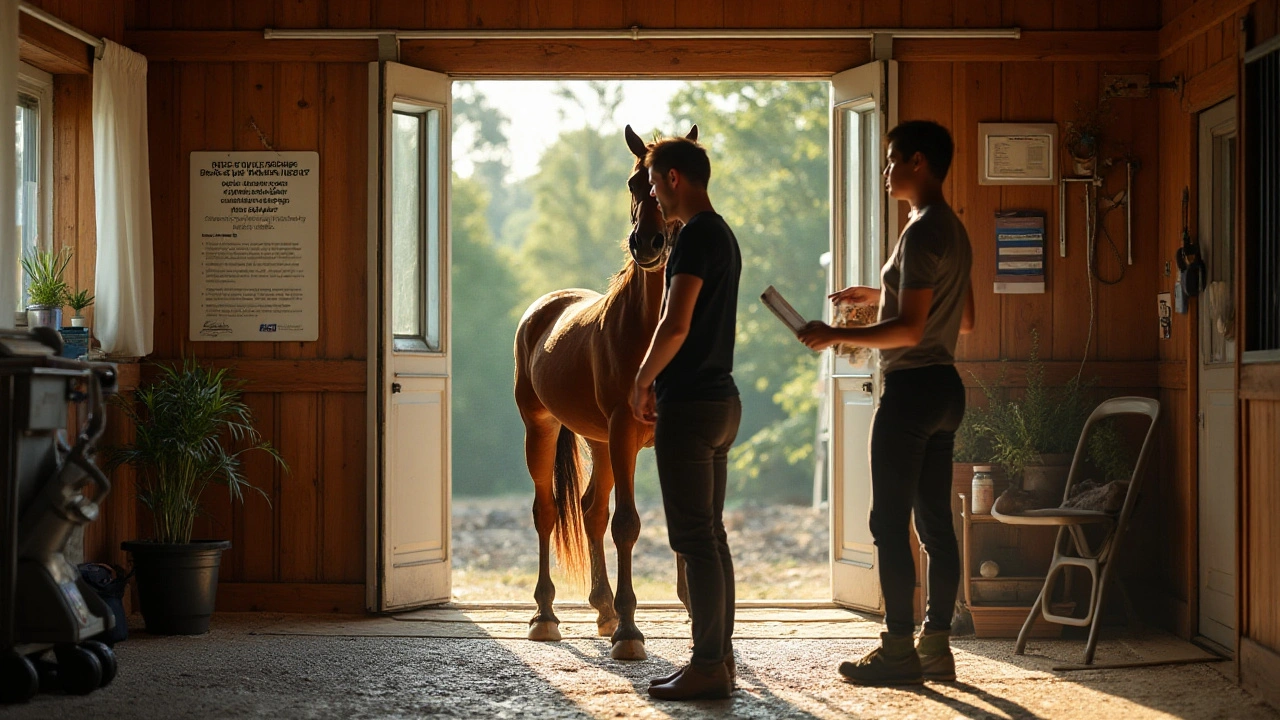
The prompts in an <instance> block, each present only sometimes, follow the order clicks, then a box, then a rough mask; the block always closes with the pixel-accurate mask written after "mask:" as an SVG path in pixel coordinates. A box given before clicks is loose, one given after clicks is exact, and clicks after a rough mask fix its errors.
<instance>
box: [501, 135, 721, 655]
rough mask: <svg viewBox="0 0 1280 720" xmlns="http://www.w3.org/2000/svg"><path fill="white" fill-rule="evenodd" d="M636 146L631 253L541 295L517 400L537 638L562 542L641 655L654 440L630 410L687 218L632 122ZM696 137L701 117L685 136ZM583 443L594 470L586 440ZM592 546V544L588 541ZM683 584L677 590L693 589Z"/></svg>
mask: <svg viewBox="0 0 1280 720" xmlns="http://www.w3.org/2000/svg"><path fill="white" fill-rule="evenodd" d="M624 135H625V137H626V141H627V147H628V148H629V149H630V150H631V153H632V154H633V155H635V158H636V161H635V166H634V168H633V169H632V173H631V176H630V177H629V178H628V180H627V189H628V190H629V191H630V193H631V224H632V227H631V234H630V235H629V236H628V239H627V244H626V246H627V250H628V252H629V255H630V256H629V257H628V258H627V261H626V263H625V264H624V265H623V267H622V269H621V270H620V271H619V272H618V273H617V274H616V275H614V276H613V278H612V280H611V281H610V283H609V288H608V290H607V291H606V292H605V293H604V294H603V295H601V294H600V293H598V292H595V291H594V290H583V289H577V288H575V289H568V290H557V291H554V292H551V293H548V294H546V295H543V296H542V297H540V298H538V299H537V300H535V301H534V302H533V304H532V305H530V306H529V309H528V310H526V311H525V313H524V316H523V317H522V318H521V319H520V324H519V327H518V328H517V330H516V337H515V365H516V380H515V400H516V406H517V407H518V408H519V410H520V418H521V419H522V420H523V421H524V427H525V438H524V443H525V461H526V463H527V464H528V466H529V475H530V477H531V478H532V479H533V486H534V498H533V519H534V525H535V527H536V528H537V530H538V584H537V586H536V588H535V589H534V593H533V596H534V599H535V600H536V601H537V603H538V611H537V614H536V615H534V617H533V619H532V620H530V621H529V639H530V640H542V641H556V640H559V639H560V630H559V624H560V621H559V620H558V619H557V618H556V616H555V613H554V612H553V611H552V602H553V601H554V600H555V594H556V590H555V585H554V584H553V583H552V582H551V571H550V546H551V540H552V536H553V535H554V539H555V549H556V556H557V560H558V562H559V564H560V565H561V567H563V568H564V570H565V572H566V573H567V574H568V575H569V576H570V577H571V578H573V579H574V580H577V581H579V582H581V579H582V576H583V575H584V574H585V573H586V567H585V566H586V564H587V558H584V557H583V556H584V554H585V555H587V556H589V562H590V576H591V591H590V594H589V595H588V599H589V601H590V603H591V606H592V607H594V608H595V609H596V612H597V617H596V627H597V631H598V632H599V634H600V635H601V636H608V637H609V638H610V640H611V642H612V648H611V649H610V651H609V654H610V656H611V657H613V658H614V659H618V660H644V659H645V657H646V654H645V650H644V635H643V634H642V633H641V632H640V629H639V628H638V627H636V623H635V610H636V596H635V591H634V590H633V588H632V583H631V551H632V549H633V548H634V547H635V544H636V540H637V539H638V538H639V537H640V514H639V512H637V510H636V503H635V478H634V473H635V467H636V454H637V453H638V452H639V451H640V448H642V447H649V446H652V444H653V426H652V425H646V424H644V423H641V422H640V421H638V420H636V419H635V417H634V416H633V415H632V412H631V404H630V397H631V386H632V383H633V381H634V380H635V376H636V373H637V372H638V371H639V369H640V362H641V361H642V360H643V359H644V354H645V351H646V350H648V348H649V342H650V341H651V339H652V338H653V333H654V330H655V329H656V328H657V326H658V317H659V314H660V313H661V311H662V295H663V292H664V291H665V279H664V277H663V272H662V271H663V269H664V268H665V267H666V261H667V256H668V255H669V254H670V252H671V247H672V245H673V244H674V242H675V236H676V231H677V229H678V225H677V223H676V222H672V223H668V222H667V221H666V220H665V219H664V217H663V215H662V211H661V209H660V208H659V207H658V203H657V200H655V199H654V198H653V197H651V196H650V193H649V179H648V171H647V169H646V168H645V166H644V158H645V156H646V155H647V154H648V152H649V148H650V147H651V146H650V145H646V144H645V142H644V141H643V140H641V139H640V137H639V136H637V135H636V134H635V132H634V131H632V129H631V126H630V125H628V126H627V128H626V131H625V133H624ZM686 137H688V138H689V139H691V140H696V139H697V137H698V126H697V125H694V126H693V129H692V130H690V131H689V134H688V135H687V136H686ZM579 438H582V439H584V440H585V441H586V444H587V447H588V448H589V449H590V453H591V476H590V481H589V482H588V484H587V487H586V491H585V492H583V493H582V494H581V497H580V496H579V493H580V492H582V491H581V479H582V476H583V475H584V474H585V469H584V468H583V465H582V457H581V452H580V449H579V446H580V440H579ZM615 488H616V490H617V494H616V496H615V500H616V502H615V505H616V509H615V512H614V516H613V526H612V529H613V542H614V544H615V545H616V546H617V549H618V593H617V596H616V597H615V596H614V594H613V592H612V591H611V590H610V588H609V577H608V573H607V571H606V568H605V560H604V532H605V528H606V526H607V525H608V523H609V491H610V490H612V489H615ZM584 543H585V545H586V547H585V548H584ZM683 591H684V589H683V587H681V588H680V592H681V596H682V597H683V596H684V592H683Z"/></svg>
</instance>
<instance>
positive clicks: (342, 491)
mask: <svg viewBox="0 0 1280 720" xmlns="http://www.w3.org/2000/svg"><path fill="white" fill-rule="evenodd" d="M320 397H321V402H322V404H323V405H322V408H323V412H322V417H323V425H322V428H321V452H322V455H321V481H320V482H321V488H320V497H321V500H320V504H321V522H320V533H321V536H320V547H321V576H320V579H321V580H322V581H324V582H364V579H365V549H364V543H363V542H361V541H360V539H361V538H364V537H365V479H366V473H367V468H366V464H365V451H366V445H367V435H368V433H367V427H366V424H365V422H366V414H367V413H366V409H365V404H366V396H365V395H364V394H363V393H358V394H357V393H353V394H342V395H339V394H336V393H325V394H323V395H321V396H320Z"/></svg>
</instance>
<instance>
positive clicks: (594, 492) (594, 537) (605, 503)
mask: <svg viewBox="0 0 1280 720" xmlns="http://www.w3.org/2000/svg"><path fill="white" fill-rule="evenodd" d="M587 444H588V445H590V446H591V484H590V485H589V486H588V487H587V492H586V494H585V495H583V498H582V508H583V510H582V515H583V517H582V520H583V526H584V527H585V529H586V531H587V546H588V551H589V552H590V555H591V594H590V595H589V596H588V599H589V600H590V602H591V607H593V608H595V609H596V630H597V632H598V633H599V634H600V635H601V636H602V637H611V636H612V635H613V632H614V631H615V630H617V629H618V613H617V611H615V610H614V608H613V590H612V589H611V588H610V587H609V571H608V567H607V566H606V565H605V561H604V533H605V530H607V529H609V493H610V492H612V490H613V466H612V465H611V464H610V460H609V444H608V443H606V442H598V441H594V440H592V441H588V443H587Z"/></svg>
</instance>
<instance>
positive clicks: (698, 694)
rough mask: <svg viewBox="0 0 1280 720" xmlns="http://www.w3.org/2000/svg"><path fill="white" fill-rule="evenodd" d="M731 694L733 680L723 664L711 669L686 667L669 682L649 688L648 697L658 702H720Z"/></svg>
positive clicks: (694, 666) (693, 666) (695, 666)
mask: <svg viewBox="0 0 1280 720" xmlns="http://www.w3.org/2000/svg"><path fill="white" fill-rule="evenodd" d="M732 692H733V680H732V679H731V678H730V677H729V669H728V668H726V667H725V666H724V663H719V664H717V665H713V666H711V667H706V668H704V667H699V666H697V665H686V666H685V667H684V670H683V671H682V672H681V673H680V674H679V675H677V676H676V678H675V679H674V680H672V681H670V682H667V683H663V684H661V685H652V686H650V687H649V696H650V697H653V698H657V699H658V700H721V699H724V698H727V697H729V694H730V693H732Z"/></svg>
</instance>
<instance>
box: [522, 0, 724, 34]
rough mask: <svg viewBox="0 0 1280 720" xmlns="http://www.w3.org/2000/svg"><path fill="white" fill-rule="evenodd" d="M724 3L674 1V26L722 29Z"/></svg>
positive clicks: (709, 0)
mask: <svg viewBox="0 0 1280 720" xmlns="http://www.w3.org/2000/svg"><path fill="white" fill-rule="evenodd" d="M544 1H546V0H544ZM550 1H551V2H554V1H555V0H550ZM724 3H725V0H676V25H677V26H678V27H685V28H709V27H722V26H723V25H724Z"/></svg>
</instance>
